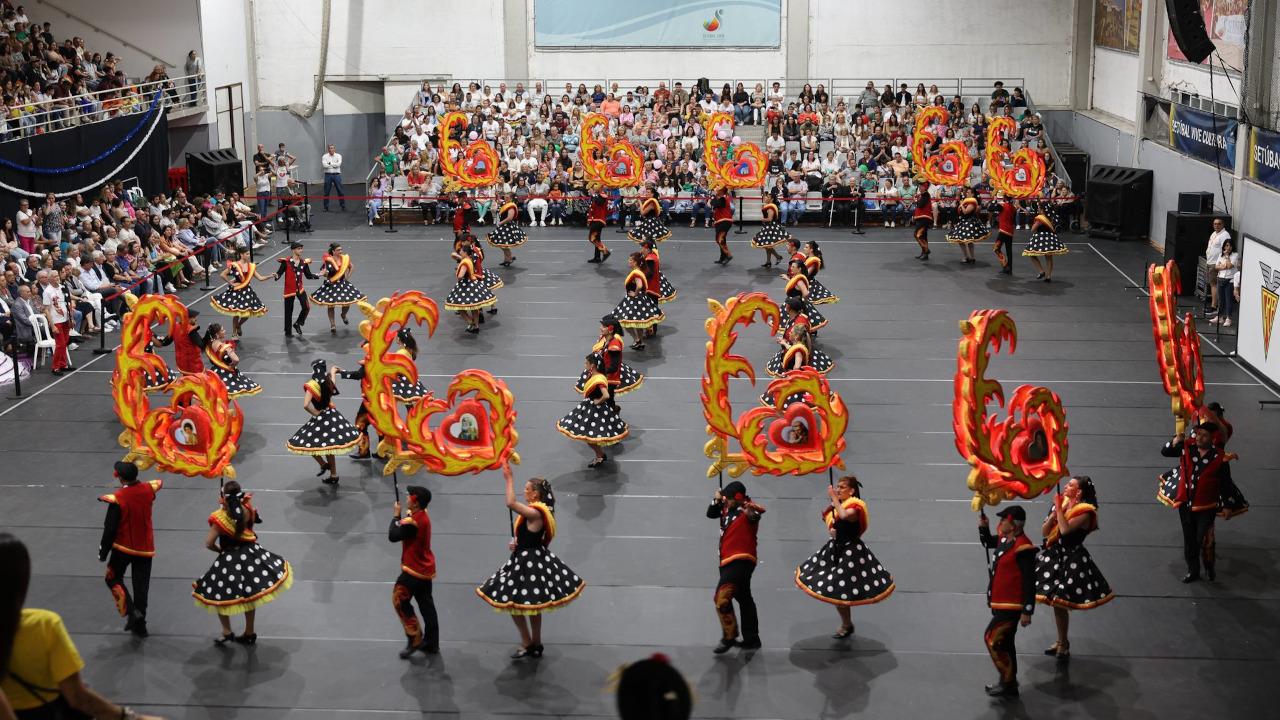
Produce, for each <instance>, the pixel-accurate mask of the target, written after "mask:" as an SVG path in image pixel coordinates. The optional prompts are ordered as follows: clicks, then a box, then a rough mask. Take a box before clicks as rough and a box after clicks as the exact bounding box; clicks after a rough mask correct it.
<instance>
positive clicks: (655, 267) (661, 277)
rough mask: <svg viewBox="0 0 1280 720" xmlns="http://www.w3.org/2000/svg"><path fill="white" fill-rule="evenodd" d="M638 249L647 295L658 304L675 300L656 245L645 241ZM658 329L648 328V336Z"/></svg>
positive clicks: (673, 289) (655, 327)
mask: <svg viewBox="0 0 1280 720" xmlns="http://www.w3.org/2000/svg"><path fill="white" fill-rule="evenodd" d="M640 247H642V248H644V250H643V251H642V252H643V253H644V265H643V268H642V269H643V270H644V277H645V280H647V281H648V283H649V294H650V295H653V296H654V297H655V298H657V300H658V303H659V304H662V303H669V302H671V301H672V300H675V299H676V287H675V285H672V284H671V282H670V281H668V280H667V275H666V273H664V272H662V260H661V258H659V257H658V248H657V245H656V244H655V243H654V241H652V240H645V241H644V242H642V243H640ZM657 332H658V328H657V326H656V325H655V326H654V327H651V328H649V334H650V335H655V334H657Z"/></svg>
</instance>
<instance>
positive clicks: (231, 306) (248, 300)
mask: <svg viewBox="0 0 1280 720" xmlns="http://www.w3.org/2000/svg"><path fill="white" fill-rule="evenodd" d="M270 278H271V276H270V275H267V276H262V275H259V274H258V266H257V265H256V264H254V263H252V262H250V261H249V248H241V250H240V255H239V260H237V261H236V262H229V263H227V266H226V267H225V268H223V269H222V279H223V280H224V281H226V283H227V284H228V285H230V286H231V287H230V288H228V289H226V290H224V291H222V292H220V293H218V294H217V295H214V296H213V297H211V298H209V304H210V305H212V306H213V309H214V310H217V311H218V312H220V313H222V314H223V315H230V316H231V338H232V339H233V340H239V339H240V330H241V329H243V328H244V323H245V321H246V320H248V319H249V318H252V317H261V316H263V315H266V314H267V306H266V305H263V304H262V299H261V298H259V297H258V293H256V292H254V291H253V288H252V287H250V283H252V282H253V281H254V280H255V279H257V280H269V279H270Z"/></svg>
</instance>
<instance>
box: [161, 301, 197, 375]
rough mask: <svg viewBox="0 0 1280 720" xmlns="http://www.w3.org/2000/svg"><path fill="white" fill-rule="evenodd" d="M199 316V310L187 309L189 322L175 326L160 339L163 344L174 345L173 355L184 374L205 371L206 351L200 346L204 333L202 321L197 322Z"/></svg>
mask: <svg viewBox="0 0 1280 720" xmlns="http://www.w3.org/2000/svg"><path fill="white" fill-rule="evenodd" d="M199 316H200V311H199V310H187V324H186V325H182V326H179V327H177V328H173V330H172V332H170V333H169V334H168V335H166V336H164V338H162V339H161V340H160V345H161V346H168V345H173V357H174V360H175V361H177V364H178V370H180V371H182V374H183V375H199V374H200V373H202V372H204V358H203V356H204V352H203V351H202V349H201V348H200V342H201V340H202V339H203V337H204V333H203V332H201V330H200V323H198V322H196V318H197V317H199Z"/></svg>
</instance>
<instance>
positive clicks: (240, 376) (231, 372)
mask: <svg viewBox="0 0 1280 720" xmlns="http://www.w3.org/2000/svg"><path fill="white" fill-rule="evenodd" d="M228 344H230V343H228ZM204 354H205V357H206V358H207V359H208V360H209V364H210V365H211V366H212V370H213V373H214V374H215V375H217V376H218V379H219V380H221V381H222V384H223V385H226V386H227V397H233V398H238V397H248V396H250V395H257V394H258V393H260V392H262V386H261V385H259V384H258V383H257V382H255V381H254V379H253V378H251V377H249V376H248V375H245V374H244V373H242V372H240V371H239V370H238V369H236V368H235V367H234V366H232V365H231V351H230V350H229V349H228V348H226V347H224V348H223V350H222V354H221V355H220V356H219V355H217V354H215V353H214V352H213V345H212V344H210V345H209V347H208V348H206V349H205V353H204Z"/></svg>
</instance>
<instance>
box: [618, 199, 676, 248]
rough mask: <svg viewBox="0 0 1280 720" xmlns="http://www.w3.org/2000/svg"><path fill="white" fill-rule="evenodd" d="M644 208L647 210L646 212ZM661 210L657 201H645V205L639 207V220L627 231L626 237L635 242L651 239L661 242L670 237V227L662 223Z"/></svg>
mask: <svg viewBox="0 0 1280 720" xmlns="http://www.w3.org/2000/svg"><path fill="white" fill-rule="evenodd" d="M646 210H648V212H647V213H646ZM660 212H661V210H660V207H659V205H658V203H657V201H652V202H651V201H648V200H646V201H645V205H644V206H642V208H641V213H642V215H641V217H640V221H639V222H637V223H636V225H635V227H633V228H631V229H630V230H628V231H627V237H629V238H631V239H632V240H634V241H636V242H644V241H645V240H652V241H654V242H662V241H663V240H666V239H667V238H669V237H671V229H670V228H668V227H667V226H666V225H664V224H663V223H662V218H661V217H660V216H659V214H660Z"/></svg>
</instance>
